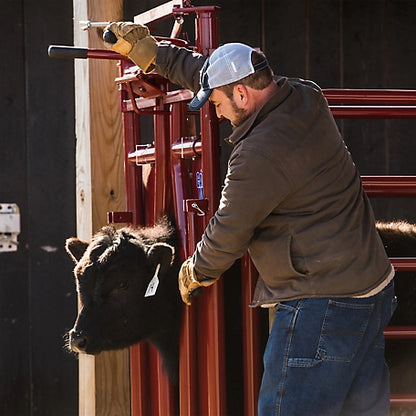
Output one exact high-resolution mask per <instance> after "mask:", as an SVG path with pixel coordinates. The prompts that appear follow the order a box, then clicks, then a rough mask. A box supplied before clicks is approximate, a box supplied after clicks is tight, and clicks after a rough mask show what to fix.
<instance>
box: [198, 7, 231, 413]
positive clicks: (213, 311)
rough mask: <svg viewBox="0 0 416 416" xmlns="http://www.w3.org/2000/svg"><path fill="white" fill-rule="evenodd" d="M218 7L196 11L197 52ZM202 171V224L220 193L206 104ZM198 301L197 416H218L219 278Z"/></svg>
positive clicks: (213, 34) (206, 50)
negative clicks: (201, 368)
mask: <svg viewBox="0 0 416 416" xmlns="http://www.w3.org/2000/svg"><path fill="white" fill-rule="evenodd" d="M217 10H218V8H216V7H212V8H211V9H210V10H207V9H202V8H201V9H199V10H197V11H196V20H195V24H196V46H197V50H198V52H201V53H203V54H205V55H208V54H210V52H211V51H212V50H213V49H215V48H216V47H217V46H218V38H217V21H216V19H217V17H216V12H217ZM200 124H201V143H202V170H203V182H204V197H205V198H207V199H208V202H209V206H208V215H206V216H205V217H204V227H206V226H207V225H208V221H209V219H210V217H211V216H212V215H213V214H214V212H215V210H216V208H217V206H218V203H219V195H220V180H219V138H218V120H217V117H216V115H215V112H214V111H213V109H212V106H210V104H208V103H207V104H205V105H204V106H203V107H202V108H201V110H200ZM204 292H205V293H204V294H203V296H201V299H200V302H199V306H200V309H199V312H200V314H199V322H200V325H201V327H203V328H205V329H206V339H205V345H199V348H198V351H201V352H202V353H203V355H204V357H206V360H205V362H204V363H201V361H202V360H200V361H199V363H200V365H201V364H206V367H205V369H206V372H205V374H206V377H203V379H202V380H200V389H199V392H200V400H201V403H202V404H204V405H205V404H206V407H205V408H203V409H201V410H200V414H201V416H205V415H206V416H219V415H225V414H226V398H225V394H224V392H225V391H226V383H225V358H224V356H225V345H224V299H223V281H222V279H220V280H219V281H218V282H217V283H216V284H215V285H213V286H211V287H210V288H207V290H205V291H204Z"/></svg>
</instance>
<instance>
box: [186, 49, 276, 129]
mask: <svg viewBox="0 0 416 416" xmlns="http://www.w3.org/2000/svg"><path fill="white" fill-rule="evenodd" d="M272 81H273V71H272V70H271V68H270V66H269V64H268V62H267V59H266V57H265V56H264V55H263V54H262V53H261V52H257V51H256V50H255V49H253V48H251V47H249V46H247V45H244V44H241V43H228V44H226V45H223V46H220V47H219V48H218V49H216V50H215V51H214V52H213V54H212V55H211V56H210V57H209V58H208V59H207V60H206V62H205V64H204V66H203V68H202V69H201V89H200V91H199V92H198V93H197V95H196V96H195V97H194V99H193V100H192V101H191V103H190V109H191V110H198V109H200V108H201V107H202V105H203V104H204V103H205V102H206V101H207V100H208V99H210V100H211V102H213V104H214V105H215V107H216V110H217V115H218V116H219V117H221V116H223V117H225V118H227V119H229V120H230V121H231V122H232V124H234V125H238V124H240V123H241V122H242V121H244V119H245V118H247V117H248V116H249V115H250V114H251V113H252V109H251V108H250V106H248V107H247V106H246V105H244V104H246V103H245V101H241V100H242V99H243V98H246V93H247V91H249V90H252V91H262V90H264V89H265V88H266V87H268V86H269V85H270V84H271V82H272ZM239 98H241V100H239ZM240 101H241V102H240ZM240 104H243V105H240ZM251 104H252V103H251ZM219 106H221V107H222V108H220V107H219ZM224 106H225V107H226V108H224ZM223 110H225V111H223Z"/></svg>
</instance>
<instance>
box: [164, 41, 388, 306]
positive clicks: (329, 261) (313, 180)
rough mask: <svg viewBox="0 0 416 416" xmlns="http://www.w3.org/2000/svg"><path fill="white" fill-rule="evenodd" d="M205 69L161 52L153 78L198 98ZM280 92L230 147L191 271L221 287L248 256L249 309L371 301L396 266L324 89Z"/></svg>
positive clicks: (180, 54)
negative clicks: (316, 300)
mask: <svg viewBox="0 0 416 416" xmlns="http://www.w3.org/2000/svg"><path fill="white" fill-rule="evenodd" d="M204 60H205V58H204V57H202V56H200V55H197V54H192V53H190V52H189V51H186V50H179V49H178V48H175V47H172V46H160V47H159V49H158V56H157V61H156V63H157V72H159V73H160V74H161V75H164V76H166V77H168V78H169V79H170V80H171V81H173V82H175V83H177V84H179V85H182V86H184V87H186V88H190V89H192V90H193V91H197V90H198V89H199V70H200V68H201V66H202V64H203V62H204ZM276 82H277V84H278V85H279V87H280V88H279V90H278V92H277V93H276V94H275V95H274V96H273V97H272V98H271V99H270V100H269V101H268V102H267V103H266V104H265V105H264V106H263V107H262V108H261V109H260V110H259V111H258V112H257V113H255V114H253V115H252V116H251V117H250V118H249V119H248V120H246V121H245V122H244V123H243V124H242V125H240V126H238V127H237V128H235V129H234V130H233V133H232V135H231V136H230V137H229V139H228V141H229V142H230V143H232V144H233V145H234V148H233V151H232V153H231V156H230V158H229V162H228V171H227V175H226V179H225V184H224V188H223V191H222V195H221V201H220V205H219V208H218V210H217V212H216V213H215V215H214V216H213V217H212V219H211V221H210V223H209V226H208V227H207V229H206V231H205V233H204V235H203V237H202V240H201V241H200V242H199V243H198V245H197V249H196V252H195V254H194V256H193V262H194V266H195V269H196V270H197V271H198V272H199V273H200V274H202V275H205V276H208V277H217V276H219V275H220V274H222V273H223V272H224V271H226V270H227V269H228V268H229V267H230V266H231V265H232V264H233V263H234V261H235V260H236V259H238V258H240V257H241V256H242V255H243V254H244V253H245V252H246V251H247V250H248V251H249V253H250V256H251V258H252V260H253V262H254V264H255V266H256V268H257V270H258V271H259V275H260V277H259V279H258V283H257V287H256V291H255V294H254V299H253V304H252V306H261V305H264V304H270V303H273V302H278V301H282V300H291V299H298V298H308V297H347V296H358V295H363V294H365V293H368V292H369V291H370V290H371V289H374V288H375V287H377V286H378V285H379V284H380V283H381V282H382V281H383V280H385V279H386V278H387V276H388V275H389V273H390V272H391V264H390V262H389V259H388V258H387V255H386V253H385V250H384V247H383V245H382V242H381V240H380V238H379V236H378V233H377V231H376V228H375V220H374V215H373V211H372V208H371V206H370V203H369V200H368V198H367V196H366V194H365V193H364V191H363V188H362V184H361V179H360V176H359V173H358V170H357V168H356V166H355V165H354V163H353V161H352V159H351V156H350V154H349V152H348V150H347V148H346V146H345V144H344V142H343V140H342V138H341V137H340V134H339V131H338V128H337V126H336V123H335V121H334V119H333V117H332V114H331V112H330V109H329V108H328V105H327V102H326V99H325V98H324V96H323V94H322V92H321V90H320V89H319V87H318V86H317V85H316V84H314V83H312V82H310V81H304V80H300V79H288V78H284V77H279V78H276Z"/></svg>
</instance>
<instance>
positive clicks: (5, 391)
mask: <svg viewBox="0 0 416 416" xmlns="http://www.w3.org/2000/svg"><path fill="white" fill-rule="evenodd" d="M1 6H2V7H1V9H2V11H1V16H2V22H3V44H2V60H1V63H0V141H1V151H0V166H1V175H0V202H9V203H10V202H14V203H17V204H18V205H19V207H20V212H21V234H20V236H19V243H20V244H19V249H18V251H17V252H13V253H0V414H1V415H4V416H26V415H39V416H47V415H50V416H55V415H58V414H59V415H68V416H70V415H71V416H73V415H75V414H77V409H78V404H77V372H78V369H77V361H76V359H75V358H74V357H72V356H70V355H69V354H68V353H67V352H66V351H64V348H63V345H64V340H63V335H64V334H65V331H66V330H67V328H66V327H65V326H66V325H70V324H71V323H72V321H73V319H74V315H75V312H76V304H77V303H76V296H75V293H74V285H73V281H72V279H71V269H72V264H71V261H70V260H69V259H68V257H67V255H66V253H65V252H64V244H65V239H66V238H67V237H68V236H69V235H73V234H74V233H75V203H74V183H75V176H74V160H75V157H74V148H75V138H74V104H73V102H74V100H73V87H74V81H73V63H72V62H70V61H68V62H62V61H58V60H52V59H50V58H49V57H48V55H47V48H48V45H49V44H50V43H60V44H72V1H71V0H63V1H59V2H54V1H52V0H39V1H36V2H32V1H28V0H26V1H22V0H21V1H15V0H6V1H3V2H2V4H1ZM4 37H5V39H4Z"/></svg>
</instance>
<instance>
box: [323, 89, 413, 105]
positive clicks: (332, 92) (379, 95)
mask: <svg viewBox="0 0 416 416" xmlns="http://www.w3.org/2000/svg"><path fill="white" fill-rule="evenodd" d="M323 93H324V95H325V97H326V99H327V100H328V102H329V103H331V104H334V103H367V104H377V103H378V104H416V90H376V89H373V90H372V89H324V90H323Z"/></svg>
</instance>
